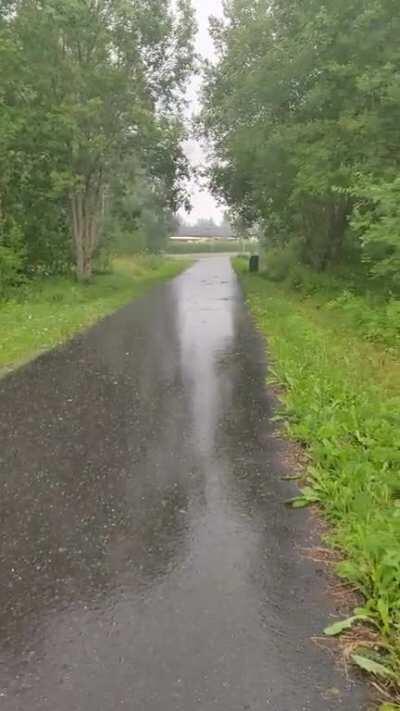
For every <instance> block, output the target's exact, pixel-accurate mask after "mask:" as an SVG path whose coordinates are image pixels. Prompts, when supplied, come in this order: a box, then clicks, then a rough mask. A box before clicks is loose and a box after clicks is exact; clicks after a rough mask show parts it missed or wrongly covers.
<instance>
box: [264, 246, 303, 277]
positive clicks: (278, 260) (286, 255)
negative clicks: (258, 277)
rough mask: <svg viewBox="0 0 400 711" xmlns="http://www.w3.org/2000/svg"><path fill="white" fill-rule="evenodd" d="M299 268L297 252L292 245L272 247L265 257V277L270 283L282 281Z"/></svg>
mask: <svg viewBox="0 0 400 711" xmlns="http://www.w3.org/2000/svg"><path fill="white" fill-rule="evenodd" d="M299 266H300V260H299V256H298V253H297V250H296V248H295V246H294V245H293V244H288V245H287V246H286V247H284V248H283V249H282V248H278V247H274V248H272V249H269V250H268V252H267V253H266V255H265V276H266V277H267V278H268V279H270V280H271V281H276V282H279V281H284V280H285V279H286V278H287V277H288V275H289V274H291V273H292V274H294V273H295V271H296V269H297V268H298V267H299Z"/></svg>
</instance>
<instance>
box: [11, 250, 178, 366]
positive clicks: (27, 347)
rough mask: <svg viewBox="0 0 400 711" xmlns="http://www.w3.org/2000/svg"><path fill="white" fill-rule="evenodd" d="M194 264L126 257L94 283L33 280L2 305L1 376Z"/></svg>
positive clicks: (115, 262) (53, 279)
mask: <svg viewBox="0 0 400 711" xmlns="http://www.w3.org/2000/svg"><path fill="white" fill-rule="evenodd" d="M188 263H189V262H188V261H182V260H181V261H178V260H176V261H175V260H173V259H170V260H168V259H162V258H160V257H130V258H120V259H115V260H114V263H113V271H112V273H110V274H106V275H101V276H100V275H99V276H96V277H95V278H94V279H93V281H92V282H91V283H90V284H88V285H82V284H77V283H76V282H73V281H71V280H70V279H67V278H61V277H59V278H50V279H43V280H40V281H36V282H33V283H32V284H30V285H29V286H28V287H25V288H24V289H23V290H21V292H20V293H19V295H18V298H17V299H14V300H12V301H8V302H6V303H3V304H0V333H1V339H0V374H1V372H3V373H4V372H7V371H8V370H10V369H11V368H13V367H15V366H16V365H18V364H19V363H22V362H25V361H27V360H29V359H31V358H33V357H34V356H35V355H37V354H39V353H41V352H43V351H46V350H49V349H51V348H53V347H54V346H56V345H57V344H59V343H62V342H63V341H65V340H67V339H68V338H70V337H71V336H72V335H73V334H74V333H76V332H77V331H80V330H82V329H84V328H86V327H88V326H90V325H91V324H93V323H94V322H95V321H97V320H99V319H100V318H102V317H103V316H105V315H106V314H108V313H110V312H112V311H114V310H116V309H117V308H118V307H120V306H122V305H123V304H125V303H128V302H129V301H131V300H133V299H135V298H137V297H139V296H141V295H142V294H143V293H144V292H145V291H146V290H147V289H149V288H150V287H151V286H152V285H153V284H154V283H155V282H158V281H161V280H164V279H169V278H171V277H173V276H175V275H176V274H178V273H179V272H181V271H182V270H183V269H185V268H186V267H187V265H188Z"/></svg>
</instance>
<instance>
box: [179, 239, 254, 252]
mask: <svg viewBox="0 0 400 711" xmlns="http://www.w3.org/2000/svg"><path fill="white" fill-rule="evenodd" d="M243 246H244V245H243V242H242V241H241V240H207V239H204V241H203V242H178V241H174V240H170V241H169V242H168V245H167V252H168V253H169V254H213V253H216V254H218V253H228V252H232V253H234V252H242V251H243Z"/></svg>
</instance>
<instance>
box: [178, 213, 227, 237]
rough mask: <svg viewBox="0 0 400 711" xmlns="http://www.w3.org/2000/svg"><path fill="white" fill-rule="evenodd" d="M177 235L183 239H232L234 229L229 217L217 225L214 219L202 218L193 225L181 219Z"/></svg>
mask: <svg viewBox="0 0 400 711" xmlns="http://www.w3.org/2000/svg"><path fill="white" fill-rule="evenodd" d="M176 234H177V235H179V236H181V237H209V238H214V239H228V237H232V227H231V225H230V223H229V220H228V219H227V217H224V219H223V220H222V221H221V222H220V223H219V224H217V223H216V222H215V220H213V219H212V218H209V219H206V218H200V219H199V220H197V222H195V223H194V224H193V225H192V224H190V223H188V222H185V220H182V219H179V220H178V221H177V229H176Z"/></svg>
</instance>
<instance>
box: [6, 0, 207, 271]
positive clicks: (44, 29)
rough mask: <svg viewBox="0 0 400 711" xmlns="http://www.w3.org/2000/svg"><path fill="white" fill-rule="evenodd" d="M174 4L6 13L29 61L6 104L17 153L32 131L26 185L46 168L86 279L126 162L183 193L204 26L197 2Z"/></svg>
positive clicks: (168, 191)
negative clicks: (185, 138) (197, 49)
mask: <svg viewBox="0 0 400 711" xmlns="http://www.w3.org/2000/svg"><path fill="white" fill-rule="evenodd" d="M171 4H172V3H171V2H170V1H169V0H130V2H127V0H47V1H46V2H45V3H42V2H39V0H17V1H16V2H14V3H11V7H10V11H9V13H8V14H6V16H5V18H3V37H7V38H11V39H9V40H8V41H9V42H11V44H12V47H11V49H10V52H13V53H14V54H16V55H18V62H17V73H18V77H17V78H15V82H14V86H13V87H12V91H11V95H10V96H9V97H6V103H7V105H8V107H10V106H12V111H13V112H14V113H15V114H16V116H17V117H18V120H19V121H20V123H21V131H20V132H19V134H18V142H17V143H18V148H19V146H20V145H21V143H23V142H22V139H21V137H22V133H23V131H24V130H25V128H26V127H27V126H28V127H29V131H28V134H27V135H26V136H25V149H24V151H23V155H24V158H25V157H28V158H29V160H28V161H27V164H28V166H29V167H30V169H31V170H32V173H31V174H30V175H28V176H27V183H28V185H29V186H30V185H32V184H33V185H35V186H36V185H37V182H38V172H39V173H40V175H41V176H43V186H44V187H43V189H44V192H45V194H46V198H47V200H48V201H49V203H50V204H52V205H53V206H56V211H57V214H58V215H60V211H61V206H62V209H63V210H65V213H66V220H65V223H66V222H67V220H68V223H69V228H70V233H71V235H72V242H73V252H74V256H75V261H76V271H77V275H78V278H80V279H89V278H90V277H91V273H92V264H93V256H94V254H95V252H96V249H97V247H98V244H99V239H100V236H101V231H102V225H103V223H104V216H105V207H106V195H107V194H109V192H110V191H109V186H110V183H111V181H112V178H113V175H114V173H115V171H117V172H118V170H119V165H120V163H123V162H124V160H125V158H126V156H127V155H132V156H134V157H135V162H136V164H137V165H138V166H139V167H140V168H139V170H140V171H142V170H143V169H144V171H145V173H146V175H147V176H148V179H149V181H150V182H151V181H154V182H155V183H157V182H158V181H162V182H163V185H164V186H165V192H164V196H165V199H166V201H167V202H168V203H170V204H172V203H175V202H179V200H180V199H181V198H182V195H181V191H180V188H179V180H180V178H181V177H182V171H183V172H184V171H185V170H186V168H185V167H184V168H182V159H181V151H180V148H179V143H180V141H181V139H182V135H183V129H182V121H181V119H180V109H181V106H182V101H183V89H184V84H185V79H186V77H187V74H188V72H189V71H190V70H191V67H192V60H193V46H192V37H193V31H194V24H193V13H192V10H191V6H190V2H189V0H179V2H178V3H176V11H175V12H173V11H172V10H171ZM0 46H1V45H0ZM11 143H12V141H11ZM166 151H171V153H172V154H173V155H174V156H176V160H175V159H172V160H171V159H170V158H169V157H168V159H165V153H166ZM4 157H5V160H4V163H5V162H6V161H7V159H8V158H9V157H10V141H8V142H7V145H6V150H5V151H4ZM13 157H14V158H15V157H16V156H15V154H14V156H13Z"/></svg>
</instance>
